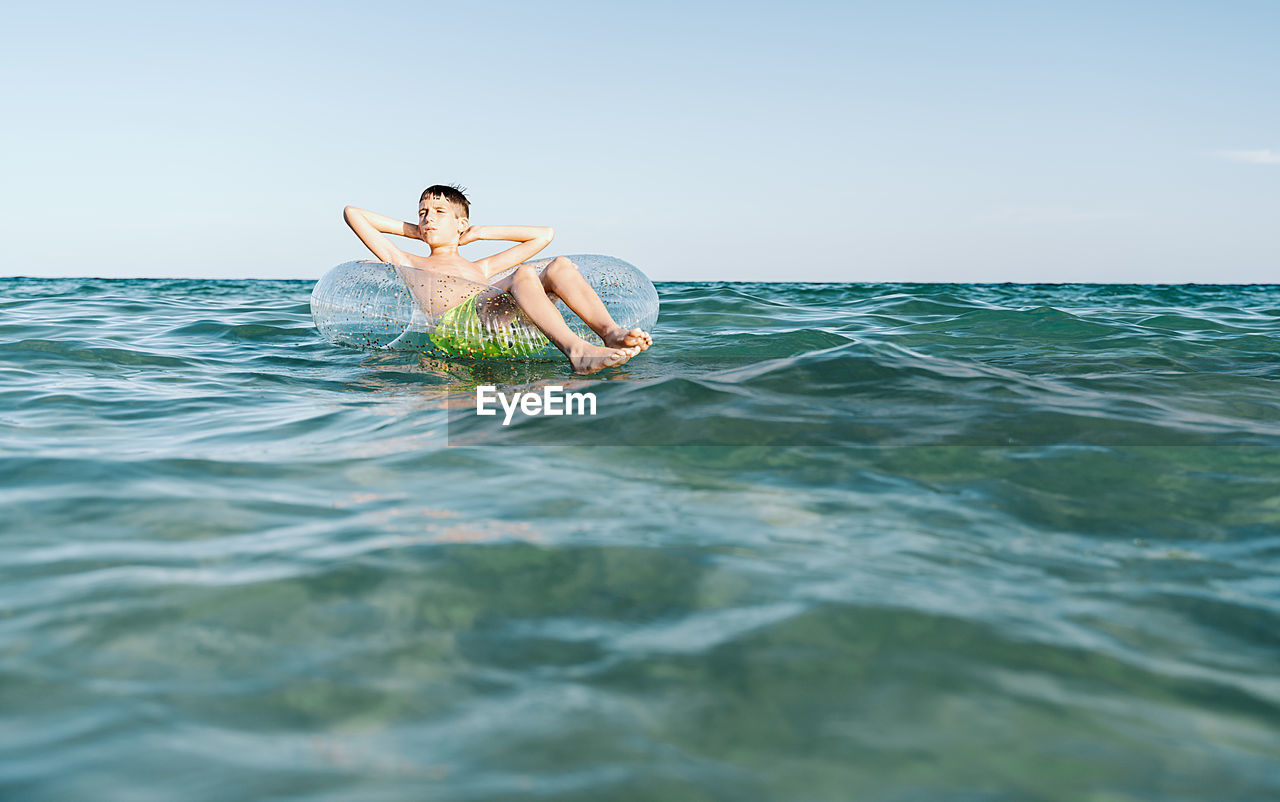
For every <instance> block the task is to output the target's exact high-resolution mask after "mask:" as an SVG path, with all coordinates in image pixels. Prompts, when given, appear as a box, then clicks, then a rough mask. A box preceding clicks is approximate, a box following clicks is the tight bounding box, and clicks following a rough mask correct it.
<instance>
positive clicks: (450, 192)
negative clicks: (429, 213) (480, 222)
mask: <svg viewBox="0 0 1280 802" xmlns="http://www.w3.org/2000/svg"><path fill="white" fill-rule="evenodd" d="M462 192H463V189H462V187H455V186H454V185H452V184H432V185H431V186H429V187H427V188H426V189H424V190H422V197H420V198H418V203H419V204H421V203H422V202H423V201H424V200H426V199H427V198H444V199H445V200H447V201H448V202H449V203H451V204H453V206H454V210H455V211H456V210H458V209H461V210H462V214H460V215H458V216H459V217H468V218H469V217H471V201H469V200H467V196H466V195H463V194H462Z"/></svg>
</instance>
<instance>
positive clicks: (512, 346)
mask: <svg viewBox="0 0 1280 802" xmlns="http://www.w3.org/2000/svg"><path fill="white" fill-rule="evenodd" d="M478 297H479V294H478V293H477V294H476V295H472V296H471V297H470V298H468V299H467V300H465V301H463V302H462V303H460V304H458V305H457V306H455V307H453V308H452V309H450V310H449V311H447V312H445V313H444V314H443V315H441V316H440V322H439V323H437V324H436V327H435V329H433V330H432V332H431V342H432V343H433V344H434V345H435V346H436V347H437V348H439V349H440V350H441V351H444V352H445V353H446V354H448V355H449V356H460V357H475V358H482V357H508V358H510V357H522V356H529V355H531V354H536V353H537V352H539V351H541V350H542V349H543V348H544V347H546V345H547V338H546V337H544V336H543V335H542V334H541V333H540V332H539V333H538V334H537V337H536V339H532V340H531V339H530V338H529V337H527V336H522V335H521V333H520V332H518V331H516V330H515V329H513V328H512V327H511V326H509V325H494V324H492V323H491V324H488V325H486V324H485V323H484V322H483V321H482V320H481V319H480V310H479V309H477V308H476V299H477V298H478Z"/></svg>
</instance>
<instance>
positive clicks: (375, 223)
mask: <svg viewBox="0 0 1280 802" xmlns="http://www.w3.org/2000/svg"><path fill="white" fill-rule="evenodd" d="M342 218H343V219H344V220H346V221H347V225H349V226H351V230H352V231H354V232H356V236H357V237H359V238H360V241H361V242H363V243H364V244H365V246H366V247H368V248H369V250H371V251H373V255H374V256H376V257H378V258H379V259H381V260H382V261H384V262H387V263H389V264H393V265H408V264H409V257H408V256H407V255H406V254H405V252H404V251H402V250H400V249H399V248H397V247H396V246H394V245H392V244H391V240H389V239H387V237H386V235H387V234H399V235H400V236H402V237H409V238H410V239H418V226H417V225H416V224H414V223H406V222H403V221H401V220H396V219H394V218H391V217H384V216H383V215H380V214H378V213H377V212H370V211H368V210H365V209H357V208H356V207H354V206H348V207H347V208H345V209H343V210H342Z"/></svg>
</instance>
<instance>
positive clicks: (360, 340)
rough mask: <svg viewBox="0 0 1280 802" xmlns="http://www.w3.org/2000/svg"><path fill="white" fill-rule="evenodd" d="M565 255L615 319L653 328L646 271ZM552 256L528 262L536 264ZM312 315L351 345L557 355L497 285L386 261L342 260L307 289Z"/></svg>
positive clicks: (653, 298) (575, 321)
mask: <svg viewBox="0 0 1280 802" xmlns="http://www.w3.org/2000/svg"><path fill="white" fill-rule="evenodd" d="M568 258H569V259H570V260H571V261H572V262H573V263H574V264H575V265H577V267H578V271H579V272H580V273H581V274H582V277H583V278H585V279H586V280H587V283H588V284H590V285H591V286H592V287H593V288H594V289H595V291H596V293H597V294H598V295H599V296H600V300H602V301H604V305H605V308H607V309H608V310H609V314H610V315H612V316H613V319H614V320H615V321H617V323H618V325H620V326H622V327H623V328H627V329H631V328H637V327H639V328H642V329H645V330H646V331H648V330H650V329H652V328H653V325H654V323H656V322H657V320H658V292H657V290H655V289H654V287H653V282H651V281H649V279H648V278H647V277H646V276H645V275H644V273H641V272H640V271H639V270H637V269H636V268H635V267H634V266H633V265H630V264H628V263H626V262H624V261H622V260H621V259H615V258H613V257H612V256H598V255H594V254H583V255H577V256H570V257H568ZM550 262H551V260H550V259H544V260H539V261H536V262H529V263H528V264H529V265H531V266H533V267H534V268H535V269H538V270H541V269H542V268H543V267H545V266H546V265H547V264H549V263H550ZM515 269H516V268H514V267H513V268H511V270H508V271H506V272H505V273H501V274H499V275H497V276H494V278H495V279H501V278H502V277H504V276H506V275H509V274H510V273H511V272H513V271H514V270H515ZM556 308H557V309H558V310H559V311H560V314H561V316H563V317H564V319H565V322H566V323H568V324H569V328H571V329H573V331H574V333H576V334H577V335H578V336H580V337H582V338H583V339H585V340H587V341H588V342H594V343H599V342H600V338H599V337H597V336H596V334H595V332H593V331H591V329H589V328H588V327H587V325H586V324H585V323H583V322H582V320H581V319H580V318H579V317H578V316H577V315H575V314H574V313H573V312H572V311H570V310H569V308H568V307H567V306H565V303H564V301H561V300H559V299H557V300H556ZM311 317H312V319H313V320H314V321H315V324H316V328H317V329H319V330H320V334H321V335H322V336H324V338H325V339H327V340H329V341H330V342H333V343H336V344H338V345H348V346H354V347H356V348H368V349H378V350H383V349H394V350H403V351H417V352H420V353H423V354H427V355H430V356H439V357H447V358H471V359H524V360H549V359H558V358H561V354H560V351H559V350H557V349H556V347H555V346H554V345H552V344H551V343H550V342H548V340H547V338H546V337H545V336H544V335H543V334H542V332H541V331H539V330H538V328H537V327H536V326H534V325H533V322H532V321H530V320H529V318H528V317H526V316H525V314H524V312H522V311H521V310H520V308H519V307H517V306H516V304H515V300H514V299H513V298H512V297H511V296H510V295H509V294H507V293H504V292H502V291H501V290H499V289H498V288H497V287H494V286H491V285H489V284H481V283H479V282H475V281H468V280H466V279H462V278H457V277H454V276H440V275H436V274H433V273H428V272H426V271H424V270H418V269H416V268H412V267H403V266H400V265H390V264H385V263H383V262H346V263H344V264H340V265H338V266H337V267H335V268H333V269H332V270H330V271H329V272H328V273H326V274H325V275H324V277H323V278H321V279H320V281H318V282H316V286H315V289H314V290H312V292H311Z"/></svg>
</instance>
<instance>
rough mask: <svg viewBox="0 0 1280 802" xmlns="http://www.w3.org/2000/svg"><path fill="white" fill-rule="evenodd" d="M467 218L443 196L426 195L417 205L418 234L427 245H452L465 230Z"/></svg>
mask: <svg viewBox="0 0 1280 802" xmlns="http://www.w3.org/2000/svg"><path fill="white" fill-rule="evenodd" d="M467 224H468V223H467V218H465V217H459V216H458V211H457V209H455V208H454V206H453V204H452V203H450V202H449V201H447V200H445V199H444V198H432V197H426V198H423V199H422V203H420V204H419V205H418V235H419V236H420V237H421V238H422V241H423V242H425V243H427V244H428V245H432V246H435V245H453V244H456V243H457V241H458V238H459V237H460V236H462V232H464V231H466V230H467Z"/></svg>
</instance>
